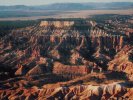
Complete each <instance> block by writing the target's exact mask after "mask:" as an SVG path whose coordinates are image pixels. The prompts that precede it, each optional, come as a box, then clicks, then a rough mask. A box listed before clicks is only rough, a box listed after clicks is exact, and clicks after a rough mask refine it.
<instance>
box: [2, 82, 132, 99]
mask: <svg viewBox="0 0 133 100" xmlns="http://www.w3.org/2000/svg"><path fill="white" fill-rule="evenodd" d="M127 86H128V85H126V84H125V83H112V84H108V85H101V86H93V85H78V86H71V87H54V85H53V87H52V88H48V87H47V88H41V89H39V88H38V87H32V88H29V89H26V88H19V89H17V90H4V91H0V95H1V96H0V99H1V100H4V99H10V100H11V99H27V100H32V99H38V100H43V99H50V100H52V99H61V100H66V99H67V100H68V99H76V100H81V99H87V100H95V99H103V100H107V99H130V98H131V96H132V92H133V91H132V88H131V89H130V90H129V89H128V88H127Z"/></svg>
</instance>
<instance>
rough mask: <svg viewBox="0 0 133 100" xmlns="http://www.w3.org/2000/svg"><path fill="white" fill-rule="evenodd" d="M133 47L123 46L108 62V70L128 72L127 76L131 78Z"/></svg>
mask: <svg viewBox="0 0 133 100" xmlns="http://www.w3.org/2000/svg"><path fill="white" fill-rule="evenodd" d="M132 55H133V47H132V46H130V45H127V46H125V47H124V48H123V49H122V50H121V51H120V52H119V53H118V54H117V55H116V56H115V58H114V59H113V60H112V61H110V62H109V67H108V69H109V70H116V71H121V72H125V73H127V74H129V78H130V79H131V80H133V62H132Z"/></svg>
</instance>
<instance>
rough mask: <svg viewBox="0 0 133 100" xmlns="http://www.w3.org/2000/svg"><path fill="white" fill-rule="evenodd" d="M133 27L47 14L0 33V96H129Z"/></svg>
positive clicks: (39, 99)
mask: <svg viewBox="0 0 133 100" xmlns="http://www.w3.org/2000/svg"><path fill="white" fill-rule="evenodd" d="M132 34H133V33H132V32H130V34H128V33H126V34H119V32H118V33H113V32H109V31H108V30H105V29H102V28H100V27H99V26H98V23H97V22H95V21H92V20H87V19H74V20H68V19H65V20H63V19H61V20H59V19H52V20H43V21H41V22H40V23H39V24H36V25H33V26H28V27H24V28H18V29H13V30H11V31H10V33H8V34H7V35H5V36H3V37H1V38H0V68H1V70H0V99H1V100H6V99H9V100H18V99H20V100H23V99H25V100H33V99H36V100H43V99H44V100H45V99H46V100H108V99H112V100H116V99H124V100H126V99H127V100H132V98H133V95H132V93H133V87H132V86H133V84H132V81H133V68H132V67H133V45H132V41H133V39H132Z"/></svg>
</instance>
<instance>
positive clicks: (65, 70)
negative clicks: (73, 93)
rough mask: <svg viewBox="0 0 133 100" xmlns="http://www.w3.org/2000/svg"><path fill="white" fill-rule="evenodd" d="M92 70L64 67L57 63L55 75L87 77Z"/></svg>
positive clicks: (79, 67)
mask: <svg viewBox="0 0 133 100" xmlns="http://www.w3.org/2000/svg"><path fill="white" fill-rule="evenodd" d="M89 72H90V70H89V68H87V67H86V66H81V65H79V66H72V65H64V64H61V63H59V62H55V63H54V65H53V73H55V74H73V75H74V74H81V75H85V74H87V73H89Z"/></svg>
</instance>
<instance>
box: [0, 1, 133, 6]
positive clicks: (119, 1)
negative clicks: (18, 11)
mask: <svg viewBox="0 0 133 100" xmlns="http://www.w3.org/2000/svg"><path fill="white" fill-rule="evenodd" d="M68 3H75V4H76V3H79V4H84V3H133V1H113V2H112V1H104V2H96V1H91V2H55V3H47V4H36V5H32V4H29V5H28V4H11V5H10V4H2V5H1V4H0V6H43V5H52V4H68Z"/></svg>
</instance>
